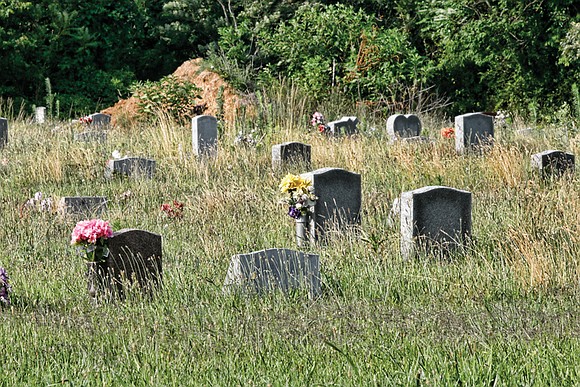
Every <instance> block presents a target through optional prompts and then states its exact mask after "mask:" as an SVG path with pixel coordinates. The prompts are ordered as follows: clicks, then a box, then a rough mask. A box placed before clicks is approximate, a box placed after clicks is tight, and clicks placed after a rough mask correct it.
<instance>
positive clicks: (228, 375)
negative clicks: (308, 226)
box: [0, 103, 580, 386]
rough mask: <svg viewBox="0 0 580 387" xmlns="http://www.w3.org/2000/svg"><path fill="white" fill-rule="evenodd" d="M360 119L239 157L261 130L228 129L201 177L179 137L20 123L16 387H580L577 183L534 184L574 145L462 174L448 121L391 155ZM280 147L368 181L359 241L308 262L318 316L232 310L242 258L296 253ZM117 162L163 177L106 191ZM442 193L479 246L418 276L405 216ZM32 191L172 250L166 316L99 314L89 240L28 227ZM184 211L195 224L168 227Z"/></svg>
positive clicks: (301, 132)
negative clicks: (465, 209) (147, 167)
mask: <svg viewBox="0 0 580 387" xmlns="http://www.w3.org/2000/svg"><path fill="white" fill-rule="evenodd" d="M280 105H281V106H283V104H282V103H281V104H280ZM280 110H281V108H280ZM329 110H330V109H329ZM282 113H283V112H282ZM348 113H349V114H348V115H354V114H353V113H354V112H351V111H349V112H348ZM264 114H265V113H264ZM282 117H283V115H282ZM359 118H360V119H361V121H362V122H363V124H362V125H361V127H362V133H361V134H360V135H357V136H355V137H352V138H340V139H330V138H326V137H324V136H321V135H319V134H318V133H315V132H309V131H308V120H309V116H308V114H303V115H302V116H300V115H298V118H296V117H294V116H293V117H291V119H288V121H284V120H283V119H282V118H280V119H278V120H274V119H271V120H269V121H267V122H266V124H264V125H263V126H261V127H258V130H259V132H260V133H261V134H262V135H263V138H262V144H261V145H259V146H258V147H256V148H254V147H244V146H241V147H235V146H234V145H233V140H234V137H235V134H236V133H237V132H238V130H240V129H246V128H249V127H251V126H252V121H251V120H250V119H247V120H246V121H240V122H238V123H237V124H236V125H237V126H236V127H225V129H224V128H223V127H222V128H220V130H221V134H220V140H219V154H218V157H217V159H215V160H209V161H203V162H201V161H199V160H196V159H195V158H194V157H192V155H191V132H190V129H189V128H187V127H180V126H177V125H174V124H171V123H170V122H168V121H167V120H163V119H162V120H159V121H152V123H151V124H150V125H143V126H140V127H134V128H132V130H128V129H122V128H114V129H112V130H111V131H110V132H109V134H108V140H107V142H106V143H104V144H97V143H77V142H74V141H72V132H73V131H74V130H77V129H75V128H73V126H71V125H69V124H66V123H62V122H57V123H51V124H46V125H43V126H39V125H35V124H31V123H29V122H26V121H24V120H17V121H11V122H10V129H9V130H10V132H9V144H8V146H7V147H6V148H4V149H2V150H0V161H1V163H0V179H1V184H0V217H1V222H2V224H1V228H0V244H1V246H2V249H0V266H2V267H4V268H5V269H6V270H7V271H8V274H9V275H10V277H11V284H12V289H13V291H12V294H11V300H12V303H11V305H10V306H8V307H4V308H2V309H0V322H1V323H0V343H1V344H2V346H1V348H2V349H1V351H0V385H2V386H19V385H34V386H36V385H40V386H51V385H53V386H54V385H75V386H76V385H91V386H92V385H101V386H113V385H143V386H145V385H147V386H148V385H179V386H181V385H200V386H207V385H224V386H231V385H244V386H245V385H256V386H267V385H272V386H279V385H290V386H294V385H308V386H311V385H324V386H328V385H339V386H350V385H352V386H366V385H378V386H385V385H417V386H418V385H431V386H439V385H488V386H496V385H514V386H521V385H534V386H545V385H558V386H566V385H568V386H573V385H578V384H579V383H580V301H579V300H580V298H579V296H580V178H579V177H578V173H576V175H574V176H568V177H565V178H563V179H560V180H557V181H549V182H543V181H540V180H539V179H538V178H537V176H534V174H533V173H532V171H531V169H530V156H531V154H533V153H536V152H540V151H543V150H546V149H560V150H567V151H570V152H575V153H576V155H578V151H579V150H580V147H578V144H579V142H580V141H578V137H576V138H574V137H573V136H568V137H565V136H564V134H563V133H562V132H561V131H560V130H559V129H558V128H551V127H543V128H540V129H538V130H536V132H535V133H534V135H533V136H532V137H528V138H521V137H518V136H517V135H516V134H515V129H517V127H516V125H515V124H510V125H508V126H506V127H503V128H497V129H496V139H497V142H496V144H495V147H494V149H493V150H492V151H490V152H489V153H487V154H485V155H482V156H458V155H457V154H456V153H455V150H454V143H453V140H444V139H441V138H440V136H439V130H440V129H441V128H442V127H443V126H444V125H445V126H449V125H450V124H451V122H446V121H445V120H444V119H439V120H437V119H433V118H429V117H425V118H424V119H423V122H424V132H425V134H426V135H429V136H430V137H431V138H433V139H435V140H436V142H435V143H434V144H431V145H418V144H417V145H405V144H394V145H389V143H388V139H387V136H386V133H385V128H384V125H385V122H386V119H384V120H380V119H377V118H373V117H370V116H368V117H365V116H361V115H359ZM284 122H287V124H284ZM373 125H375V126H376V127H377V130H376V131H371V130H370V127H371V126H373ZM284 141H301V142H306V143H309V144H311V145H312V147H313V154H312V169H317V168H321V167H340V168H344V169H347V170H349V171H353V172H357V173H360V174H361V175H362V189H363V199H362V200H363V202H362V205H363V213H362V224H361V227H360V229H359V230H356V232H348V233H344V234H342V235H337V236H335V237H333V238H331V240H330V241H329V242H328V244H327V245H325V246H313V247H312V248H309V249H308V250H309V251H312V252H315V253H317V254H320V262H321V276H322V296H321V297H319V298H317V299H314V300H312V299H309V298H308V296H307V293H306V292H303V291H297V292H295V293H292V294H289V295H283V294H279V293H273V294H268V295H265V296H262V297H250V296H242V295H235V294H229V295H228V294H224V293H223V292H222V284H223V280H224V277H225V274H226V271H227V268H228V265H229V260H230V258H231V256H232V255H234V254H239V253H246V252H250V251H255V250H261V249H265V248H272V247H287V248H295V246H296V244H295V240H294V228H293V221H292V219H290V218H289V217H288V216H287V215H286V208H285V207H283V206H280V205H279V204H278V202H279V200H280V198H281V196H280V194H279V192H278V183H279V181H280V179H281V178H282V177H283V175H284V174H285V172H293V173H302V172H306V171H305V170H303V169H300V168H296V169H288V170H286V171H280V172H273V171H272V169H271V146H272V145H273V144H276V143H280V142H284ZM114 150H119V151H120V152H121V153H122V154H128V155H133V156H145V157H151V158H154V159H155V160H156V161H157V172H156V176H155V178H154V179H152V180H130V179H122V178H116V179H112V180H106V179H104V177H103V172H104V166H105V163H106V161H107V159H109V158H110V155H111V152H113V151H114ZM426 185H445V186H450V187H454V188H459V189H464V190H468V191H470V192H472V194H473V241H471V242H470V243H469V244H468V245H467V246H465V248H463V249H461V250H460V251H457V252H456V253H454V254H453V256H452V257H451V258H450V259H448V260H445V261H442V260H439V259H434V258H433V257H429V256H420V257H418V258H417V259H413V260H410V261H404V260H403V259H402V258H401V256H400V251H399V224H398V222H397V221H395V223H394V224H392V223H390V222H389V211H390V207H391V203H392V201H393V199H394V198H396V197H398V196H399V195H400V193H401V192H402V191H407V190H412V189H416V188H420V187H423V186H426ZM127 191H130V194H128V193H127ZM35 192H42V193H43V195H44V196H45V197H52V198H54V200H55V201H58V198H60V197H62V196H74V195H87V196H106V197H107V198H108V199H109V202H108V211H107V212H106V214H105V215H103V216H102V218H103V219H106V220H109V221H110V222H111V224H112V225H113V228H114V229H115V230H118V229H121V228H139V229H144V230H147V231H151V232H154V233H158V234H161V235H162V236H163V254H164V255H163V270H164V286H163V289H162V290H161V291H160V292H159V293H158V295H157V297H155V299H154V300H153V301H148V300H143V299H141V298H140V297H138V296H137V295H134V296H130V297H129V298H128V299H127V300H126V301H125V302H122V303H121V302H117V303H102V304H99V305H94V304H93V303H92V302H91V300H90V298H89V296H88V294H87V290H86V278H85V264H84V262H83V260H82V259H81V258H80V257H79V255H78V254H77V251H76V249H75V247H73V246H70V244H69V240H70V233H71V231H72V229H73V228H74V225H75V222H76V221H75V220H74V219H71V218H63V217H61V216H59V215H57V214H55V213H54V212H42V211H35V210H28V209H25V208H24V207H23V205H24V203H25V202H26V201H27V200H28V199H29V198H30V197H32V196H33V195H34V193H35ZM173 200H178V201H180V202H183V203H185V208H184V216H183V218H182V219H170V218H168V217H166V216H165V215H164V214H163V213H162V212H161V211H160V206H161V205H162V204H163V203H170V202H172V201H173Z"/></svg>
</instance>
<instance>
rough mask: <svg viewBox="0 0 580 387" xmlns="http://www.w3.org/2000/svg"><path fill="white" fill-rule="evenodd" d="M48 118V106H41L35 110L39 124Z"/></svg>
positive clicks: (35, 117)
mask: <svg viewBox="0 0 580 387" xmlns="http://www.w3.org/2000/svg"><path fill="white" fill-rule="evenodd" d="M45 118H46V108H45V107H44V106H39V107H37V108H36V110H35V111H34V120H35V121H36V123H37V124H44V121H45Z"/></svg>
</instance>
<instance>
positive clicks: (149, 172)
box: [105, 157, 156, 179]
mask: <svg viewBox="0 0 580 387" xmlns="http://www.w3.org/2000/svg"><path fill="white" fill-rule="evenodd" d="M155 165H156V163H155V160H150V159H145V158H141V157H123V158H120V159H113V160H109V161H108V162H107V168H106V170H105V176H106V177H107V178H111V177H112V176H113V175H115V174H119V175H125V176H128V177H135V178H139V177H146V178H148V179H152V178H153V175H154V174H155Z"/></svg>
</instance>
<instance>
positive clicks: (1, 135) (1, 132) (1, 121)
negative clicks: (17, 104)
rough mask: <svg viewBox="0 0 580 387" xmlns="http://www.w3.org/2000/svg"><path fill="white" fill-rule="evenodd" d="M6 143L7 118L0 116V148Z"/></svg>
mask: <svg viewBox="0 0 580 387" xmlns="http://www.w3.org/2000/svg"><path fill="white" fill-rule="evenodd" d="M6 144H8V120H7V119H6V118H2V117H0V148H4V147H5V146H6Z"/></svg>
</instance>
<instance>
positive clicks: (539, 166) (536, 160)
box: [532, 150, 575, 179]
mask: <svg viewBox="0 0 580 387" xmlns="http://www.w3.org/2000/svg"><path fill="white" fill-rule="evenodd" d="M532 168H533V169H535V170H536V171H538V172H539V173H540V175H541V176H542V177H543V178H546V179H548V178H551V177H556V178H557V177H560V176H562V175H563V174H564V173H566V172H574V168H575V157H574V155H573V154H572V153H566V152H562V151H559V150H547V151H544V152H540V153H536V154H534V155H532Z"/></svg>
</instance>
